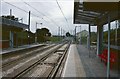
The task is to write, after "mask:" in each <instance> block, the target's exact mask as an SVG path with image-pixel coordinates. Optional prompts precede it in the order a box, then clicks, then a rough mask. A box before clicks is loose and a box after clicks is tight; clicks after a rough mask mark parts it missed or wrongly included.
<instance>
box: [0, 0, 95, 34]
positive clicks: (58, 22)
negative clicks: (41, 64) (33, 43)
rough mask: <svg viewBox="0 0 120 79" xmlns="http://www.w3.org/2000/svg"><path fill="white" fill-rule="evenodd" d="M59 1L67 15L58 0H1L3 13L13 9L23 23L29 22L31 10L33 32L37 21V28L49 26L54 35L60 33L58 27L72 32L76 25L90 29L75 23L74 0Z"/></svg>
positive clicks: (93, 28) (5, 13)
mask: <svg viewBox="0 0 120 79" xmlns="http://www.w3.org/2000/svg"><path fill="white" fill-rule="evenodd" d="M57 1H58V3H59V5H60V8H61V9H62V11H63V14H64V16H65V17H64V16H63V14H62V12H61V10H60V8H59V7H58V4H57V2H56V0H1V6H2V7H1V15H10V9H12V15H14V16H16V17H18V18H23V23H25V24H28V12H29V11H31V22H30V30H31V32H33V33H35V31H36V22H37V23H39V24H37V28H48V29H49V30H50V32H51V33H52V34H53V35H57V34H58V27H60V28H62V29H63V30H64V31H65V32H70V33H72V34H74V32H73V30H74V29H75V26H81V30H88V25H87V24H73V13H74V12H73V10H74V9H73V8H74V0H57ZM11 4H12V5H11ZM13 5H14V6H13ZM15 6H16V7H17V8H16V7H15ZM30 6H31V7H30ZM18 7H19V9H18ZM65 18H66V19H67V21H66V19H65ZM40 23H42V25H41V24H40ZM78 31H80V29H79V28H78V29H77V32H78ZM91 31H94V32H96V31H97V27H96V26H92V27H91Z"/></svg>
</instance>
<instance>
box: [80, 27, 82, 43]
mask: <svg viewBox="0 0 120 79" xmlns="http://www.w3.org/2000/svg"><path fill="white" fill-rule="evenodd" d="M80 32H81V26H80ZM80 44H82V37H81V33H80Z"/></svg>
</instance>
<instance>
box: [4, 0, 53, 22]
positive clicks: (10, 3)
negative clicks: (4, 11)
mask: <svg viewBox="0 0 120 79" xmlns="http://www.w3.org/2000/svg"><path fill="white" fill-rule="evenodd" d="M2 1H4V0H2ZM4 2H5V1H4ZM5 3H6V4H9V5H11V6H13V7H15V8H17V9H19V10H22V11H24V12H25V13H29V12H27V11H26V10H24V9H21V8H20V7H18V6H15V5H13V4H11V3H9V2H5ZM31 14H32V15H33V16H36V17H39V18H41V17H40V16H37V15H35V14H33V13H31ZM42 19H43V18H42ZM43 20H44V21H46V20H45V19H43ZM46 22H48V21H46ZM54 24H55V23H54Z"/></svg>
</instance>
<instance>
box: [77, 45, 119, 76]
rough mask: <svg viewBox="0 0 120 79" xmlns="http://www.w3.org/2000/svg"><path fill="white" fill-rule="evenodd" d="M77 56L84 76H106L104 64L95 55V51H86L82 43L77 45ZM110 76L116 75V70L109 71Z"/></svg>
mask: <svg viewBox="0 0 120 79" xmlns="http://www.w3.org/2000/svg"><path fill="white" fill-rule="evenodd" d="M77 49H78V52H79V56H80V58H81V61H82V64H83V67H84V70H85V73H86V77H106V75H107V73H106V71H107V70H106V66H105V65H104V63H103V62H101V61H100V59H99V57H97V56H96V52H95V51H90V52H89V51H88V49H87V48H86V47H85V46H83V45H77ZM110 76H111V77H118V72H116V71H113V70H112V71H111V72H110Z"/></svg>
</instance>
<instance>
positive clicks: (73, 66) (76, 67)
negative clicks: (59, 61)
mask: <svg viewBox="0 0 120 79" xmlns="http://www.w3.org/2000/svg"><path fill="white" fill-rule="evenodd" d="M62 77H86V74H85V71H84V68H83V65H82V62H81V59H80V56H79V54H78V51H77V48H76V45H75V44H71V45H70V48H69V50H68V57H67V60H66V63H65V67H64V69H63V73H62Z"/></svg>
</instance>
